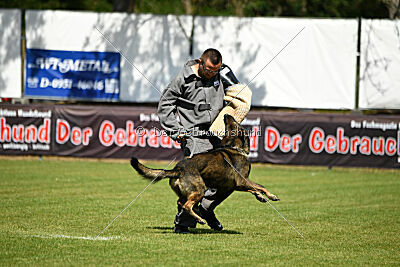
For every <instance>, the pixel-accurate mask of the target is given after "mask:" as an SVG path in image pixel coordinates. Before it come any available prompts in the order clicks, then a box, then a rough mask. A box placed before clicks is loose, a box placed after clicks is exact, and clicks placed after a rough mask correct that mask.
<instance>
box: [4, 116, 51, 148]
mask: <svg viewBox="0 0 400 267" xmlns="http://www.w3.org/2000/svg"><path fill="white" fill-rule="evenodd" d="M0 142H13V143H36V142H40V143H42V144H50V119H47V118H46V119H44V121H43V124H42V125H40V126H39V127H37V126H35V125H28V126H25V125H22V124H18V125H12V126H11V125H9V124H7V121H6V118H4V117H0ZM4 145H5V144H4ZM4 145H3V147H4Z"/></svg>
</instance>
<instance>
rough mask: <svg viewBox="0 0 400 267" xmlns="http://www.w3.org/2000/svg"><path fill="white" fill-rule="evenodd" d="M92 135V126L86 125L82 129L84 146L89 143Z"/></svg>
mask: <svg viewBox="0 0 400 267" xmlns="http://www.w3.org/2000/svg"><path fill="white" fill-rule="evenodd" d="M92 135H93V130H92V128H89V127H86V128H85V129H83V140H82V143H83V145H84V146H87V145H89V140H90V137H92Z"/></svg>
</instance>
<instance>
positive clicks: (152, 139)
mask: <svg viewBox="0 0 400 267" xmlns="http://www.w3.org/2000/svg"><path fill="white" fill-rule="evenodd" d="M160 135H161V134H160V131H159V130H157V129H151V130H150V132H149V136H148V138H147V143H148V144H149V146H150V147H160V143H159V140H158V137H159V136H160Z"/></svg>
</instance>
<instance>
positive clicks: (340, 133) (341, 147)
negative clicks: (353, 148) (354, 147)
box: [336, 127, 350, 154]
mask: <svg viewBox="0 0 400 267" xmlns="http://www.w3.org/2000/svg"><path fill="white" fill-rule="evenodd" d="M336 135H337V152H338V153H340V154H347V153H348V152H349V147H350V141H349V138H348V137H347V136H344V129H343V128H341V127H339V128H337V134H336Z"/></svg>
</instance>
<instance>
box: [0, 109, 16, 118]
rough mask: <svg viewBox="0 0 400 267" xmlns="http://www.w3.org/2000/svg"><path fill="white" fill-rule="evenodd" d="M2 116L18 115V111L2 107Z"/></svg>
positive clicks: (0, 113)
mask: <svg viewBox="0 0 400 267" xmlns="http://www.w3.org/2000/svg"><path fill="white" fill-rule="evenodd" d="M0 117H17V111H15V110H9V109H2V108H0Z"/></svg>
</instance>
